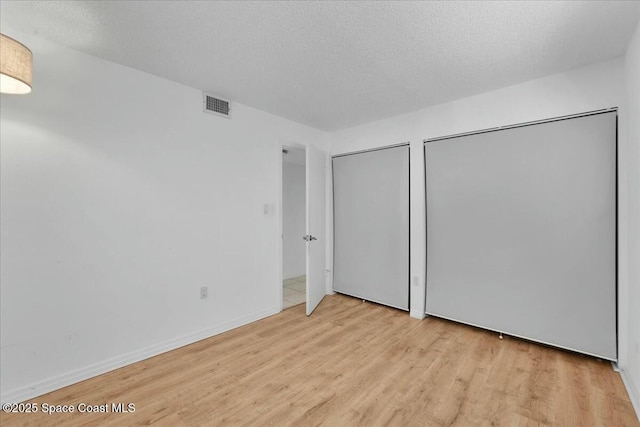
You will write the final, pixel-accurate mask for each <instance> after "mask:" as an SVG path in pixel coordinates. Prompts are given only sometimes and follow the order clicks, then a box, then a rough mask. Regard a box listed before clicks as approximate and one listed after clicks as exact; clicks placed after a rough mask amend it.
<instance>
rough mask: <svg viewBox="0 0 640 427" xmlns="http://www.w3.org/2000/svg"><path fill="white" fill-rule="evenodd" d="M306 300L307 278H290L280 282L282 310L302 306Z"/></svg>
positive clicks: (304, 276) (303, 276)
mask: <svg viewBox="0 0 640 427" xmlns="http://www.w3.org/2000/svg"><path fill="white" fill-rule="evenodd" d="M306 300H307V276H306V275H304V274H303V275H302V276H298V277H292V278H291V279H286V280H283V281H282V309H283V310H284V309H287V308H289V307H293V306H294V305H298V304H302V303H304V302H306Z"/></svg>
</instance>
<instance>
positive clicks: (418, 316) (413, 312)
mask: <svg viewBox="0 0 640 427" xmlns="http://www.w3.org/2000/svg"><path fill="white" fill-rule="evenodd" d="M409 316H411V317H413V318H414V319H419V320H422V319H424V317H425V315H424V311H423V310H411V311H410V312H409Z"/></svg>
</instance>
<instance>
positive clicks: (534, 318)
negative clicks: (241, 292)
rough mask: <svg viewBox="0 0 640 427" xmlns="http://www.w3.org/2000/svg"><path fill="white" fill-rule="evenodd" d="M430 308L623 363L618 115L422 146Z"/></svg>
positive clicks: (427, 306) (442, 141) (473, 322)
mask: <svg viewBox="0 0 640 427" xmlns="http://www.w3.org/2000/svg"><path fill="white" fill-rule="evenodd" d="M425 162H426V163H425V174H426V175H425V177H426V197H427V210H426V214H427V290H426V312H427V313H428V314H432V315H435V316H441V317H444V318H448V319H452V320H457V321H460V322H464V323H468V324H472V325H477V326H481V327H485V328H488V329H492V330H496V331H501V332H506V333H508V334H511V335H515V336H520V337H524V338H528V339H531V340H534V341H539V342H543V343H547V344H552V345H555V346H558V347H562V348H566V349H571V350H575V351H578V352H582V353H586V354H591V355H595V356H599V357H602V358H604V359H610V360H615V359H616V358H617V349H616V113H615V112H608V113H601V114H595V115H589V116H583V117H579V118H571V119H565V120H559V121H553V122H548V123H543V124H535V125H529V126H522V127H517V128H511V129H507V130H500V131H493V132H487V133H482V134H475V135H469V136H462V137H456V138H452V139H446V140H439V141H434V142H426V143H425Z"/></svg>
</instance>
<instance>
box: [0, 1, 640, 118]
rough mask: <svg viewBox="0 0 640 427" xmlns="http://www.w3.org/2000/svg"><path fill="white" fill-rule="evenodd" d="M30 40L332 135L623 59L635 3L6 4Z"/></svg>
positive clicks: (9, 21) (639, 8)
mask: <svg viewBox="0 0 640 427" xmlns="http://www.w3.org/2000/svg"><path fill="white" fill-rule="evenodd" d="M0 12H1V13H0V16H1V27H2V32H6V33H8V35H11V34H10V31H11V30H12V29H13V30H14V31H19V32H22V33H35V34H37V35H38V36H40V37H43V38H46V39H49V40H52V41H55V42H58V43H61V44H64V45H67V46H70V47H73V48H75V49H78V50H80V51H83V52H86V53H89V54H91V55H95V56H98V57H101V58H105V59H108V60H110V61H114V62H117V63H120V64H124V65H127V66H130V67H133V68H137V69H139V70H143V71H146V72H149V73H152V74H155V75H158V76H162V77H165V78H167V79H170V80H174V81H176V82H180V83H183V84H185V85H189V86H192V87H194V88H197V89H201V90H205V91H207V92H210V93H213V94H216V95H218V96H220V97H225V98H228V99H230V100H231V101H237V102H241V103H243V104H246V105H250V106H252V107H255V108H258V109H261V110H264V111H267V112H270V113H272V114H276V115H279V116H282V117H286V118H288V119H291V120H295V121H297V122H300V123H304V124H307V125H310V126H313V127H316V128H319V129H324V130H337V129H341V128H345V127H349V126H353V125H357V124H361V123H365V122H369V121H372V120H377V119H381V118H385V117H390V116H394V115H397V114H401V113H406V112H409V111H414V110H417V109H420V108H424V107H427V106H430V105H435V104H439V103H442V102H446V101H449V100H453V99H457V98H462V97H465V96H469V95H473V94H477V93H482V92H486V91H489V90H493V89H497V88H500V87H504V86H508V85H511V84H515V83H519V82H523V81H526V80H530V79H532V78H536V77H541V76H545V75H549V74H553V73H557V72H561V71H565V70H569V69H572V68H576V67H580V66H584V65H587V64H590V63H594V62H599V61H604V60H607V59H610V58H614V57H617V56H620V55H623V54H624V52H625V49H626V44H627V42H628V40H629V39H630V37H631V35H632V33H633V30H634V28H635V26H636V24H637V22H638V19H639V18H640V2H638V1H626V2H617V1H603V2H598V1H586V2H578V1H570V2H564V1H550V2H545V1H536V2H502V1H501V2H480V1H478V2H454V1H449V2H382V1H379V2H265V1H261V2H213V1H211V2H209V1H201V2H196V1H128V2H125V1H76V2H64V1H47V2H30V1H18V2H14V1H6V0H2V1H1V2H0Z"/></svg>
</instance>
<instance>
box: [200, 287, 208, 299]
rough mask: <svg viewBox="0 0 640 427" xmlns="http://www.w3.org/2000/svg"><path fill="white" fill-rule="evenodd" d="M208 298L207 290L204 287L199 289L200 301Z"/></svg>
mask: <svg viewBox="0 0 640 427" xmlns="http://www.w3.org/2000/svg"><path fill="white" fill-rule="evenodd" d="M208 296H209V289H207V287H206V286H203V287H201V288H200V299H207V297H208Z"/></svg>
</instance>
